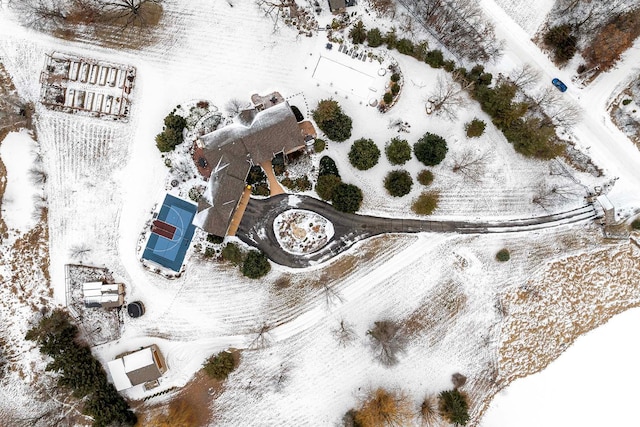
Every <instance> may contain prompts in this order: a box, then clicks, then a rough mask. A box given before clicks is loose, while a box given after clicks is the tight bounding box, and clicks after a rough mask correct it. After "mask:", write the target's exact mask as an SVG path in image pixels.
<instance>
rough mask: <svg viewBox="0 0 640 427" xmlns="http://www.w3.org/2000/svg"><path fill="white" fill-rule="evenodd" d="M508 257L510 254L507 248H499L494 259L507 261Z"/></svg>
mask: <svg viewBox="0 0 640 427" xmlns="http://www.w3.org/2000/svg"><path fill="white" fill-rule="evenodd" d="M510 258H511V255H510V254H509V250H508V249H500V250H499V251H498V253H497V254H496V259H497V260H498V261H500V262H506V261H509V259H510Z"/></svg>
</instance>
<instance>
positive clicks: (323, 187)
mask: <svg viewBox="0 0 640 427" xmlns="http://www.w3.org/2000/svg"><path fill="white" fill-rule="evenodd" d="M340 183H342V180H341V179H340V177H339V176H336V175H322V176H319V177H318V182H317V183H316V193H318V196H320V198H321V199H322V200H331V199H333V192H334V190H335V189H336V187H337V186H338V185H340Z"/></svg>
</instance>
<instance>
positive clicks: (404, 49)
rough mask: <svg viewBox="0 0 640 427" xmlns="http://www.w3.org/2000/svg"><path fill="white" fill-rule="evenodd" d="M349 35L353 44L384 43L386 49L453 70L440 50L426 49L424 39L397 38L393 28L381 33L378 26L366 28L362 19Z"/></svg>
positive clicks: (452, 65) (433, 65) (374, 45)
mask: <svg viewBox="0 0 640 427" xmlns="http://www.w3.org/2000/svg"><path fill="white" fill-rule="evenodd" d="M349 37H350V38H351V41H352V42H353V43H354V44H362V43H364V42H367V45H368V46H369V47H379V46H382V45H383V44H386V45H387V49H389V50H391V49H396V50H397V51H398V52H399V53H401V54H403V55H409V56H412V57H414V58H415V59H417V60H418V61H424V62H426V63H427V64H429V65H430V66H432V67H434V68H444V69H446V70H447V71H453V69H454V68H455V62H454V61H451V60H445V59H444V55H443V54H442V51H441V50H439V49H435V50H428V43H427V42H426V41H422V42H419V43H414V42H413V41H411V40H410V39H407V38H401V39H398V35H397V34H396V30H395V28H394V29H391V31H388V32H387V33H385V34H383V33H382V32H381V31H380V29H379V28H372V29H370V30H367V29H366V28H365V26H364V24H363V23H362V21H358V22H356V24H355V25H354V26H353V27H352V28H351V31H349Z"/></svg>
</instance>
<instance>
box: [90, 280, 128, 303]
mask: <svg viewBox="0 0 640 427" xmlns="http://www.w3.org/2000/svg"><path fill="white" fill-rule="evenodd" d="M82 297H83V299H84V305H85V307H103V308H116V307H120V306H122V304H124V285H123V284H122V283H103V282H86V283H83V284H82Z"/></svg>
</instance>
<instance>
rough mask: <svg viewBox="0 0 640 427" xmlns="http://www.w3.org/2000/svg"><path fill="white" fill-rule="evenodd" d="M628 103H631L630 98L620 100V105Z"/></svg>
mask: <svg viewBox="0 0 640 427" xmlns="http://www.w3.org/2000/svg"><path fill="white" fill-rule="evenodd" d="M629 104H631V100H630V99H629V98H627V99H625V100H623V101H622V105H629Z"/></svg>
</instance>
